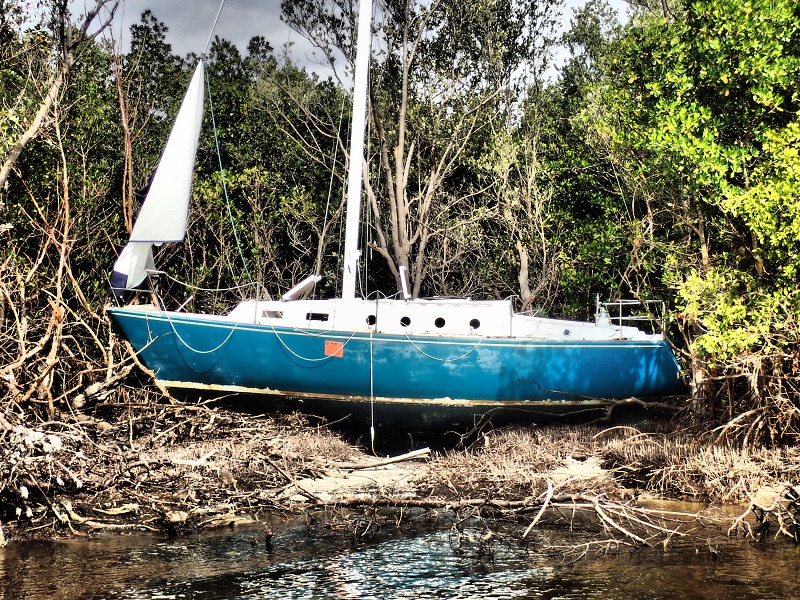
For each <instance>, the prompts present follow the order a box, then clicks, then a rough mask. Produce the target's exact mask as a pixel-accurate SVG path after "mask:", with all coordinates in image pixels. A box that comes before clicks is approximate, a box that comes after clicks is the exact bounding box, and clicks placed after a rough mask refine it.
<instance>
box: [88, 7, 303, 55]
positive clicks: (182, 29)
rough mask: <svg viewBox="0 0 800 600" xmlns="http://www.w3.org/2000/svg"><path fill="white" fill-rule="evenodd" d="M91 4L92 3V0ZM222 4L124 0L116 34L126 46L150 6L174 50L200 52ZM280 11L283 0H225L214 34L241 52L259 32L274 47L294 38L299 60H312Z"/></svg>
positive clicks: (115, 36)
mask: <svg viewBox="0 0 800 600" xmlns="http://www.w3.org/2000/svg"><path fill="white" fill-rule="evenodd" d="M76 4H77V3H76ZM88 4H89V5H92V2H91V0H88ZM219 6H220V0H121V2H120V7H119V8H118V9H117V11H118V13H117V15H116V18H115V20H114V38H115V39H116V40H121V41H122V47H123V49H127V46H128V44H129V43H130V33H129V30H130V26H131V25H132V24H134V23H138V22H139V20H140V17H141V15H142V13H143V12H144V11H145V10H148V9H150V10H151V11H152V12H153V15H154V16H155V17H156V18H157V19H158V20H159V21H162V22H163V23H164V24H165V25H167V27H169V32H168V33H167V40H166V41H167V43H169V44H172V50H173V52H175V53H176V54H178V55H180V56H185V55H186V54H188V53H190V52H194V53H195V54H201V53H202V52H203V51H204V49H205V46H206V42H207V41H208V37H209V34H210V33H211V28H212V26H213V25H214V18H215V17H216V16H217V11H218V10H219ZM280 15H281V2H280V0H224V4H223V7H222V11H221V12H220V16H219V20H218V21H217V25H216V27H215V29H214V35H218V36H219V37H221V38H225V39H227V40H230V41H231V42H233V43H234V44H236V45H237V46H238V47H239V49H240V51H241V52H242V54H244V53H246V51H247V42H248V41H249V40H250V38H252V37H253V36H256V35H260V36H263V37H264V38H266V40H267V41H268V42H269V43H270V44H271V45H272V47H273V48H275V49H278V48H280V47H281V46H283V45H284V44H286V43H287V42H291V43H293V44H294V47H293V55H295V57H296V59H297V60H298V61H299V62H303V63H306V62H310V61H312V60H313V56H312V55H311V54H312V51H313V49H312V48H311V47H310V46H309V45H308V43H307V42H306V41H305V40H304V39H303V38H302V36H300V35H299V34H298V33H296V32H295V31H293V30H292V29H291V28H290V27H288V26H287V25H286V24H285V23H283V21H281V19H280Z"/></svg>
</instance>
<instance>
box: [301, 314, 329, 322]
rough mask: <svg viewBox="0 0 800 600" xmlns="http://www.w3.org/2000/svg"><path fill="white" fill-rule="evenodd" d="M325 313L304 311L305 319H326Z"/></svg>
mask: <svg viewBox="0 0 800 600" xmlns="http://www.w3.org/2000/svg"><path fill="white" fill-rule="evenodd" d="M327 320H328V314H327V313H314V312H312V313H306V321H327Z"/></svg>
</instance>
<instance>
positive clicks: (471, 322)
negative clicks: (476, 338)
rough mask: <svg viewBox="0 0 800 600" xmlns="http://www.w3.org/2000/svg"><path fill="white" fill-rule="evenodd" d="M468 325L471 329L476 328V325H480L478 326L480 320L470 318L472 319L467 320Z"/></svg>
mask: <svg viewBox="0 0 800 600" xmlns="http://www.w3.org/2000/svg"><path fill="white" fill-rule="evenodd" d="M469 326H470V327H471V328H472V329H477V328H478V327H480V326H481V322H480V321H479V320H478V319H472V320H471V321H470V322H469Z"/></svg>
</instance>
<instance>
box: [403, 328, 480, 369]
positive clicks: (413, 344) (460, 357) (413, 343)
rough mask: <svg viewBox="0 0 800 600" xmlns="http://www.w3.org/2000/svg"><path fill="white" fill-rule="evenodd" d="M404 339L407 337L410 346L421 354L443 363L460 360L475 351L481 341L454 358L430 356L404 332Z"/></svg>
mask: <svg viewBox="0 0 800 600" xmlns="http://www.w3.org/2000/svg"><path fill="white" fill-rule="evenodd" d="M406 339H407V340H408V341H409V342H411V345H412V346H414V348H416V349H417V351H418V352H419V353H420V354H422V355H423V356H427V357H428V358H432V359H433V360H438V361H440V362H445V363H448V362H455V361H457V360H461V359H462V358H466V357H467V356H469V355H470V354H472V353H473V352H474V351H475V349H476V348H477V347H478V346H480V345H481V342H483V340H478V343H477V344H475V345H474V346H473V347H472V348H470V349H469V350H467V351H466V352H464V354H462V355H461V356H456V357H455V358H439V357H438V356H431V355H430V354H428V353H427V352H425V351H424V350H423V349H422V348H420V347H419V346H417V344H416V343H415V342H414V340H412V339H411V338H410V337H408V334H406Z"/></svg>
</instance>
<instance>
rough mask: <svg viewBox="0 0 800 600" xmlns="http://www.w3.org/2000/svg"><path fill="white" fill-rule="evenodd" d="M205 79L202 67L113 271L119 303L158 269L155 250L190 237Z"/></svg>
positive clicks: (199, 67)
mask: <svg viewBox="0 0 800 600" xmlns="http://www.w3.org/2000/svg"><path fill="white" fill-rule="evenodd" d="M203 74H204V71H203V63H202V62H200V63H198V65H197V68H196V69H195V72H194V75H193V76H192V81H191V83H190V84H189V89H188V90H187V91H186V96H185V97H184V99H183V103H182V104H181V108H180V110H179V111H178V116H177V117H176V118H175V123H173V125H172V131H171V132H170V134H169V138H168V139H167V144H166V146H165V147H164V153H163V154H162V155H161V160H160V161H159V163H158V167H157V168H156V172H155V174H154V175H153V178H152V181H151V182H150V186H149V191H148V193H147V198H146V199H145V202H144V203H143V204H142V208H141V210H140V211H139V216H138V217H137V219H136V223H135V224H134V226H133V231H132V232H131V239H130V242H129V243H128V245H127V246H125V248H124V249H123V250H122V252H121V253H120V256H119V258H118V259H117V262H116V264H115V265H114V273H113V274H112V276H111V287H112V290H114V293H115V295H116V296H118V297H119V296H120V294H121V292H122V291H123V289H132V288H135V287H136V286H138V285H139V284H140V283H142V281H144V278H145V277H146V276H147V270H152V269H155V266H154V264H153V248H152V245H153V244H155V245H157V246H158V245H161V244H163V243H164V242H179V241H181V240H183V238H184V236H185V235H186V220H187V218H188V215H189V199H190V197H191V193H192V174H193V172H194V160H195V156H196V154H197V143H198V140H199V138H200V126H201V124H202V122H203V97H204V89H203V86H204V77H203ZM123 280H124V281H123Z"/></svg>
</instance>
